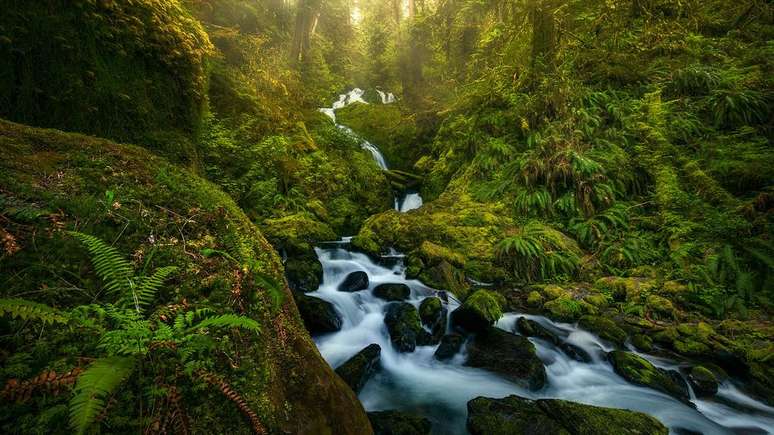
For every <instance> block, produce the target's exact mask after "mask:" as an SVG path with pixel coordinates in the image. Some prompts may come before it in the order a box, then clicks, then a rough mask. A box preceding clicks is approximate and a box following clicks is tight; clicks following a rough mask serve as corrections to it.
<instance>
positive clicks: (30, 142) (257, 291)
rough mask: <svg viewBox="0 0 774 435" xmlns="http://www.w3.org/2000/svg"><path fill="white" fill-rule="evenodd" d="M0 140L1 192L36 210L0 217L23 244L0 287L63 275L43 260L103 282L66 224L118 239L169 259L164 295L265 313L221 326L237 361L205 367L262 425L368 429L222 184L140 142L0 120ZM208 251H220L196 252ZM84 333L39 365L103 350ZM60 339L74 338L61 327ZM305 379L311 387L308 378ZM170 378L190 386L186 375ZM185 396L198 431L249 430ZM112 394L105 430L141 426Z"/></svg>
mask: <svg viewBox="0 0 774 435" xmlns="http://www.w3.org/2000/svg"><path fill="white" fill-rule="evenodd" d="M0 151H1V152H2V155H3V156H4V158H3V159H2V160H0V191H2V192H3V195H4V197H5V198H13V200H14V201H17V202H18V203H20V204H27V205H26V206H27V207H30V208H31V209H34V210H37V211H36V214H35V215H34V216H37V217H35V218H34V219H33V218H30V219H29V220H28V221H27V222H26V223H25V224H24V226H18V225H13V226H10V225H7V223H4V228H5V229H6V230H10V231H11V232H13V233H14V234H15V238H16V240H17V243H18V244H19V247H20V250H19V251H18V252H16V253H15V254H14V255H12V256H6V257H4V258H2V259H1V260H0V262H2V264H1V265H0V266H1V267H0V270H3V271H18V272H19V273H16V274H13V275H7V276H6V275H5V274H4V276H3V278H4V281H3V282H4V287H3V290H2V292H3V294H2V296H3V297H8V296H9V295H14V294H19V293H20V292H22V291H28V290H29V289H30V288H36V289H40V288H47V287H48V288H53V287H60V286H61V281H60V278H59V276H60V275H59V274H58V273H56V274H54V273H49V272H46V271H44V270H42V269H40V266H41V265H45V270H51V271H55V270H56V271H70V272H72V273H74V274H76V275H78V276H80V277H82V278H80V280H79V287H81V288H83V289H86V290H88V291H96V290H98V289H99V288H101V284H100V283H99V281H98V280H97V278H96V276H95V275H94V273H93V271H92V268H91V265H90V261H89V260H88V256H87V254H86V252H85V250H84V249H83V248H82V247H81V246H80V245H79V244H78V243H77V242H76V241H74V240H72V238H70V237H68V236H67V235H66V234H65V233H64V232H63V231H62V230H70V229H77V230H79V231H81V232H85V233H88V234H91V235H94V236H97V237H100V238H102V239H103V240H108V241H111V242H112V241H114V242H115V243H114V246H115V247H116V248H117V249H118V250H119V251H121V252H123V253H126V254H127V257H130V258H132V259H133V261H134V262H136V263H137V266H138V267H141V265H142V264H144V262H145V261H148V260H150V263H149V264H148V267H150V268H157V267H160V266H177V267H178V270H179V271H180V272H179V274H178V275H177V276H176V277H175V279H174V280H173V281H171V282H170V283H169V285H167V286H165V287H164V289H163V291H161V292H160V294H159V296H158V300H157V303H159V304H161V305H167V304H177V303H181V301H183V300H186V301H187V302H186V303H188V304H191V305H193V306H196V307H209V308H212V309H214V310H216V311H219V312H231V311H233V310H235V308H234V297H235V295H236V296H237V297H239V299H241V300H242V301H243V302H242V303H243V306H244V310H245V311H244V313H245V314H246V315H247V316H249V317H251V318H253V319H254V320H256V321H258V322H259V323H260V325H261V333H260V334H259V335H257V336H248V335H244V334H243V335H240V336H236V335H232V334H231V333H229V334H228V335H227V336H224V338H228V341H224V342H223V343H224V344H223V345H224V346H226V345H227V344H226V343H233V346H236V345H237V344H238V349H236V348H234V349H231V348H229V352H232V353H231V354H232V355H240V356H239V357H238V359H236V360H234V361H233V362H235V363H236V364H237V365H238V367H236V368H234V367H233V366H232V365H231V364H229V363H228V361H225V360H221V359H218V358H216V359H215V362H216V363H215V366H214V367H213V368H212V369H211V370H213V371H215V372H216V373H217V374H218V375H219V376H220V377H222V378H223V379H224V380H226V381H227V382H228V383H229V384H230V385H231V387H232V388H233V389H234V390H235V391H237V392H239V394H240V396H241V397H242V398H243V399H244V400H245V403H246V404H247V405H248V406H249V407H250V408H251V409H252V410H254V411H255V412H256V414H257V415H258V418H259V419H260V421H261V422H262V423H263V424H264V425H265V426H266V427H267V428H268V429H269V430H270V431H272V432H279V433H298V434H300V433H348V434H361V433H370V427H369V424H368V420H367V419H366V416H365V412H364V411H363V408H362V405H361V404H360V402H359V401H358V400H357V398H356V396H355V395H354V394H353V393H352V391H351V390H350V389H349V388H348V387H347V386H346V385H345V384H344V383H343V381H341V380H340V379H338V377H336V376H335V375H334V374H333V371H332V370H331V369H330V367H329V366H328V364H327V363H326V362H325V361H324V360H323V359H322V358H321V357H320V354H319V353H318V351H317V349H316V348H315V345H314V343H313V342H312V340H311V339H310V337H309V335H308V333H307V332H306V331H305V329H304V327H303V326H302V322H301V319H300V316H299V314H298V310H297V308H296V306H295V304H294V303H293V298H292V297H291V294H290V291H289V289H287V287H286V286H284V285H281V286H280V290H281V291H280V294H279V295H278V296H280V298H279V300H277V299H276V298H275V297H274V296H273V295H272V294H271V293H270V292H268V291H267V290H266V289H265V287H264V286H263V285H262V284H261V282H262V281H260V280H258V279H257V277H256V276H255V275H254V272H253V271H255V272H260V273H261V274H264V275H266V276H267V277H270V278H271V279H273V280H276V281H277V282H278V283H283V282H284V279H283V270H282V264H281V262H280V259H279V256H278V255H277V254H276V252H275V251H274V250H273V249H272V247H271V245H270V244H269V243H268V242H267V241H266V239H265V238H264V237H263V236H262V234H261V232H260V231H259V230H258V229H257V228H256V227H255V225H253V224H252V223H251V222H250V221H249V219H247V217H246V216H245V215H244V213H242V211H241V210H240V209H239V208H238V207H237V206H236V205H235V204H234V202H233V201H232V200H231V199H230V198H229V197H228V196H227V195H226V194H224V193H223V192H221V191H220V190H218V189H217V188H216V187H215V186H214V185H212V184H211V183H208V182H206V181H204V180H202V179H200V178H199V177H197V176H196V175H194V174H192V173H190V172H188V171H186V170H182V169H180V168H178V167H177V166H174V165H171V164H170V163H168V162H167V161H166V160H164V159H162V158H159V157H156V156H154V155H152V154H151V153H149V152H148V151H147V150H145V149H143V148H140V147H136V146H131V145H119V144H116V143H113V142H110V141H107V140H102V139H96V138H93V137H89V136H83V135H76V134H65V133H62V132H59V131H56V130H43V129H35V128H30V127H25V126H21V125H18V124H13V123H9V122H6V121H0ZM52 174H53V175H52ZM106 192H108V193H109V194H108V195H106ZM108 198H109V199H111V200H112V201H107V199H108ZM33 231H34V233H35V234H36V236H35V237H34V238H33ZM149 234H151V235H153V237H149ZM33 240H34V243H33ZM205 249H207V250H215V251H214V252H218V251H219V252H223V253H225V255H224V254H220V255H209V256H205V255H202V254H201V252H202V251H204V250H205ZM151 252H153V255H152V256H151V255H150V253H151ZM70 272H68V273H70ZM235 289H238V293H234V291H235ZM30 297H34V298H35V300H36V301H37V302H40V303H45V304H49V305H56V306H58V307H60V308H69V307H73V306H77V305H82V304H87V303H94V302H95V300H94V299H93V298H92V297H85V296H84V294H83V293H80V292H70V293H67V294H64V293H61V292H38V293H36V295H35V296H30ZM102 297H103V298H104V297H106V296H104V295H103V296H102ZM101 300H102V299H98V300H97V301H98V302H99V301H101ZM56 334H68V331H65V330H62V331H51V332H50V333H49V335H50V337H51V339H54V335H56ZM81 337H82V338H81V339H80V341H79V343H78V346H79V350H78V351H77V352H71V351H70V350H68V349H70V348H69V347H67V346H64V347H62V348H61V349H62V352H64V353H59V352H57V351H50V352H46V353H45V354H40V355H36V361H37V362H36V366H37V367H39V368H43V367H45V366H46V365H47V364H49V363H50V362H52V361H68V360H69V361H70V363H71V364H72V365H70V367H73V366H74V365H75V363H76V361H75V360H74V359H73V358H74V355H82V356H99V355H98V354H97V353H94V352H97V349H96V345H97V343H96V342H92V340H91V338H90V337H87V336H81ZM62 339H66V340H71V338H70V339H67V338H66V335H65V336H62ZM30 346H33V347H30ZM34 346H36V345H35V341H34V340H25V341H23V342H19V343H16V344H14V351H16V352H28V351H31V350H34ZM228 346H232V345H228ZM9 350H10V349H9ZM309 385H315V388H314V389H311V390H310V389H309ZM178 386H179V387H180V388H183V389H185V390H188V389H189V388H193V386H192V385H189V384H187V383H185V382H181V383H180V384H178ZM185 397H186V398H185V406H186V408H187V409H188V413H189V415H191V416H195V417H196V418H192V419H191V429H192V430H193V431H195V432H218V433H238V432H243V431H247V430H248V427H247V426H246V423H245V421H244V419H243V417H242V416H241V414H239V412H238V411H237V410H236V409H235V408H234V407H233V406H232V405H230V403H229V402H228V400H227V399H225V398H223V399H222V400H223V401H222V402H221V401H220V399H216V398H213V396H211V395H204V396H202V395H197V394H191V395H188V394H186V395H185ZM118 399H119V402H118V404H117V407H116V408H118V409H121V411H117V412H109V413H108V414H107V417H106V419H105V421H104V423H103V424H106V425H110V427H111V430H113V431H119V432H123V431H133V430H134V429H136V428H134V429H132V428H130V427H127V426H125V425H126V422H127V418H129V419H131V418H134V417H132V416H131V415H127V413H129V414H131V413H132V409H133V408H132V406H130V404H127V405H126V407H123V405H122V400H123V399H122V398H121V397H118ZM47 400H49V401H48V402H47V403H48V405H51V406H54V405H57V406H58V405H65V406H66V403H67V400H68V399H67V396H66V395H62V396H60V397H51V398H49V399H47ZM213 400H216V402H213ZM214 403H217V404H219V405H218V406H213V404H214ZM221 403H222V406H220V404H221ZM25 409H26V410H25ZM25 409H22V408H15V409H14V412H15V413H17V416H18V418H19V419H21V420H25V419H26V418H27V416H29V415H30V414H28V413H29V412H30V409H31V408H25ZM114 416H115V417H114ZM21 420H18V421H21ZM16 429H17V430H21V428H19V427H18V426H17V428H16Z"/></svg>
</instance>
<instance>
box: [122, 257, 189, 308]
mask: <svg viewBox="0 0 774 435" xmlns="http://www.w3.org/2000/svg"><path fill="white" fill-rule="evenodd" d="M177 270H178V269H177V267H175V266H166V267H161V268H158V269H156V271H155V272H153V274H152V275H149V276H143V277H140V278H138V279H137V280H136V284H135V285H134V287H133V288H132V290H133V291H132V298H133V299H134V300H133V303H134V304H135V305H136V306H138V307H139V308H141V309H142V310H145V309H147V308H148V307H149V306H151V304H152V303H153V301H154V300H155V299H156V292H158V290H159V289H160V288H161V286H162V285H164V282H165V281H166V280H167V279H169V277H170V276H171V275H172V274H174V273H175V272H177Z"/></svg>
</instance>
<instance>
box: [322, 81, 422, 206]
mask: <svg viewBox="0 0 774 435" xmlns="http://www.w3.org/2000/svg"><path fill="white" fill-rule="evenodd" d="M376 92H377V93H378V94H379V98H381V100H382V104H390V103H394V102H395V95H393V94H392V92H388V93H385V92H384V91H381V90H378V89H377V90H376ZM363 94H365V91H364V90H362V89H360V88H355V89H352V90H351V91H349V92H347V93H346V94H341V95H339V99H338V100H336V101H334V102H333V104H331V107H322V108H320V109H319V110H320V112H322V113H324V114H325V115H327V116H328V117H329V118H331V120H332V121H333V123H334V124H335V125H336V127H338V128H339V129H341V130H342V131H344V132H345V133H347V134H348V135H349V136H351V137H353V138H355V139H357V140H358V141H359V142H360V147H361V148H363V149H364V150H366V151H368V152H369V153H371V156H373V158H374V161H376V164H377V165H379V167H380V168H381V169H383V170H385V171H386V170H387V169H389V166H388V165H387V160H386V159H385V158H384V155H383V154H382V152H381V151H380V150H379V147H377V146H376V145H374V144H372V143H371V142H369V141H367V140H365V139H363V138H361V137H360V136H358V135H357V133H355V132H354V131H352V129H351V128H349V127H347V126H346V125H342V124H339V123H337V122H336V110H338V109H341V108H342V107H346V106H349V105H350V104H353V103H363V104H368V102H366V101H365V100H363ZM419 207H422V197H421V196H419V193H416V192H409V193H406V194H404V195H403V197H402V198H395V210H398V211H400V212H402V213H404V212H407V211H409V210H414V209H417V208H419Z"/></svg>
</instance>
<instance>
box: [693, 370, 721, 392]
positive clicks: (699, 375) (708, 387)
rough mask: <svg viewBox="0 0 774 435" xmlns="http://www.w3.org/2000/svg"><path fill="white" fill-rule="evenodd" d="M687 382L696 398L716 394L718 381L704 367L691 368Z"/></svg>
mask: <svg viewBox="0 0 774 435" xmlns="http://www.w3.org/2000/svg"><path fill="white" fill-rule="evenodd" d="M688 382H690V384H691V387H692V388H693V392H694V393H696V396H697V397H709V396H714V395H715V394H716V393H717V392H718V379H717V378H716V377H715V374H714V373H712V371H711V370H710V369H708V368H706V367H704V366H695V367H692V368H691V371H690V372H689V373H688Z"/></svg>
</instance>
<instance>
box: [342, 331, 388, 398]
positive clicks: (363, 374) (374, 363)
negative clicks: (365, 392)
mask: <svg viewBox="0 0 774 435" xmlns="http://www.w3.org/2000/svg"><path fill="white" fill-rule="evenodd" d="M381 354H382V348H381V347H379V345H378V344H376V343H373V344H369V345H368V346H366V347H365V348H363V350H361V351H360V352H358V353H356V354H355V356H353V357H352V358H350V359H348V360H347V361H346V362H345V363H344V364H342V365H340V366H338V367H336V374H337V375H339V376H341V379H343V380H344V382H346V383H347V385H349V387H350V388H352V391H354V392H355V393H359V392H360V390H361V389H362V388H363V386H365V384H366V382H368V380H369V379H370V378H371V376H373V374H374V373H375V372H376V370H378V369H379V360H380V357H381Z"/></svg>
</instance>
